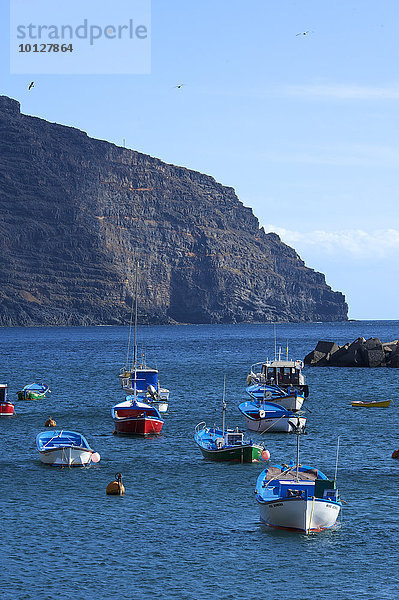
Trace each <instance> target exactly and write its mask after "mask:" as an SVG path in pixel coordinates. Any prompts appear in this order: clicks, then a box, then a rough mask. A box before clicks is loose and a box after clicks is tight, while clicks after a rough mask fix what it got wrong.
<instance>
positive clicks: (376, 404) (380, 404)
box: [351, 400, 391, 408]
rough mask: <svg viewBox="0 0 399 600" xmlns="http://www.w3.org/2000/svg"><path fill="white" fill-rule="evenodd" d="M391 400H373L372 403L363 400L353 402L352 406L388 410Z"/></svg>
mask: <svg viewBox="0 0 399 600" xmlns="http://www.w3.org/2000/svg"><path fill="white" fill-rule="evenodd" d="M390 404H391V400H371V401H370V402H367V401H363V400H352V402H351V405H352V406H353V407H355V408H388V406H389V405H390Z"/></svg>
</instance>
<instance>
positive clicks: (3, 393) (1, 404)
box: [0, 383, 14, 417]
mask: <svg viewBox="0 0 399 600" xmlns="http://www.w3.org/2000/svg"><path fill="white" fill-rule="evenodd" d="M7 391H8V385H7V384H6V383H0V416H2V417H12V416H13V414H14V404H13V403H12V402H11V400H9V399H8V396H7Z"/></svg>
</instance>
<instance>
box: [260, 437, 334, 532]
mask: <svg viewBox="0 0 399 600" xmlns="http://www.w3.org/2000/svg"><path fill="white" fill-rule="evenodd" d="M337 460H338V449H337ZM336 475H337V468H336V470H335V477H334V479H329V478H328V477H327V476H326V475H325V474H324V473H322V472H321V471H320V470H318V469H315V468H313V467H310V466H305V465H300V464H299V434H298V437H297V460H296V463H295V462H293V461H291V462H290V464H289V465H287V464H281V465H273V466H269V467H268V468H266V469H264V470H263V471H262V472H261V474H260V475H259V477H258V479H257V482H256V488H255V497H256V501H257V503H258V506H259V512H260V520H261V522H262V523H263V524H264V525H268V526H269V527H273V528H276V529H288V530H292V531H299V532H304V533H307V534H308V533H310V532H316V531H321V530H323V529H329V528H331V527H333V526H334V525H335V524H336V522H337V518H338V515H339V513H340V510H341V506H342V502H341V500H340V498H339V494H338V490H337V488H336V478H337V477H336Z"/></svg>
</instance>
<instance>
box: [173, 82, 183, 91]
mask: <svg viewBox="0 0 399 600" xmlns="http://www.w3.org/2000/svg"><path fill="white" fill-rule="evenodd" d="M183 85H184V83H179V85H175V86H174V87H175V88H177V89H179V90H180V88H182V87H183Z"/></svg>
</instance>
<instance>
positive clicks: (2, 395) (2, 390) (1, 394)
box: [0, 383, 8, 402]
mask: <svg viewBox="0 0 399 600" xmlns="http://www.w3.org/2000/svg"><path fill="white" fill-rule="evenodd" d="M7 389H8V385H7V384H6V383H0V402H8V398H7Z"/></svg>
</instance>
